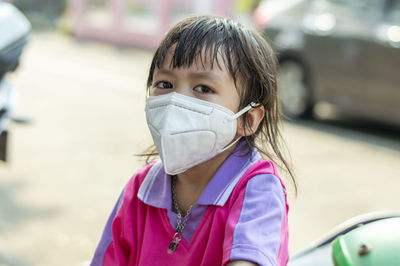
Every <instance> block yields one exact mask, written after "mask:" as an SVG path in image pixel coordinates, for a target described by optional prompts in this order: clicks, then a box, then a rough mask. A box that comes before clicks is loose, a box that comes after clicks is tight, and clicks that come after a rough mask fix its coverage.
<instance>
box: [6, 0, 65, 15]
mask: <svg viewBox="0 0 400 266" xmlns="http://www.w3.org/2000/svg"><path fill="white" fill-rule="evenodd" d="M12 3H13V4H14V5H15V6H16V7H18V8H19V9H20V10H21V11H23V12H24V13H41V14H43V15H47V16H60V15H62V14H63V13H64V11H65V9H66V6H67V0H13V1H12Z"/></svg>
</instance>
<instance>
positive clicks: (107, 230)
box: [90, 192, 124, 266]
mask: <svg viewBox="0 0 400 266" xmlns="http://www.w3.org/2000/svg"><path fill="white" fill-rule="evenodd" d="M123 195H124V192H122V193H121V195H120V196H119V198H118V201H117V203H116V204H115V206H114V209H113V211H112V212H111V214H110V217H109V218H108V221H107V224H106V226H105V227H104V231H103V235H102V236H101V239H100V242H99V245H98V246H97V248H96V251H95V253H94V256H93V259H92V262H91V263H90V266H101V265H103V258H104V254H105V253H106V251H107V248H108V246H109V245H110V244H111V242H112V232H111V226H112V223H113V221H114V218H115V215H116V214H117V212H118V209H119V207H120V206H121V204H122V198H123Z"/></svg>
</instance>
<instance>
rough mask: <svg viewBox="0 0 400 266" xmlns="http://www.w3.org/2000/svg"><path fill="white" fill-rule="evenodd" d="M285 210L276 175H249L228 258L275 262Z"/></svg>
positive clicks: (265, 262) (283, 195)
mask: <svg viewBox="0 0 400 266" xmlns="http://www.w3.org/2000/svg"><path fill="white" fill-rule="evenodd" d="M285 212H286V209H285V193H284V190H283V187H282V185H281V183H280V181H279V179H278V178H277V177H275V176H274V175H271V174H264V175H257V176H254V177H253V178H251V179H250V180H249V181H248V183H247V187H246V192H245V196H244V200H243V204H242V210H241V212H240V216H239V220H238V222H237V224H236V226H235V230H234V234H233V243H232V251H231V256H230V260H231V261H232V260H247V261H252V262H255V263H258V264H259V265H277V258H278V253H279V249H280V246H281V241H282V240H281V228H282V225H283V222H284V214H285Z"/></svg>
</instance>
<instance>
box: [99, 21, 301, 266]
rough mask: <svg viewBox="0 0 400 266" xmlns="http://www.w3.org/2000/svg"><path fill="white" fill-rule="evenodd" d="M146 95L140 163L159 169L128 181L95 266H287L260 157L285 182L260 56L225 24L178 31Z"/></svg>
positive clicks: (267, 55)
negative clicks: (146, 136) (145, 139)
mask: <svg viewBox="0 0 400 266" xmlns="http://www.w3.org/2000/svg"><path fill="white" fill-rule="evenodd" d="M147 87H148V92H149V97H148V99H147V101H146V118H147V123H148V126H149V129H150V132H151V135H152V138H153V141H154V144H155V147H156V151H154V152H153V153H149V154H147V155H154V153H155V152H157V153H158V154H159V156H160V157H161V160H156V161H153V162H151V163H149V164H147V165H145V166H144V167H143V168H142V169H140V170H139V171H138V172H137V173H136V174H135V175H134V176H133V177H132V178H131V179H130V181H129V182H128V184H127V185H126V187H125V189H124V191H123V193H122V195H121V196H120V198H119V200H118V202H117V204H116V206H115V208H114V210H113V212H112V214H111V216H110V218H109V220H108V222H107V225H106V227H105V229H104V233H103V235H102V238H101V240H100V243H99V245H98V247H97V250H96V253H95V255H94V258H93V260H92V264H91V265H257V264H258V265H286V263H287V260H288V256H289V255H288V224H287V213H288V205H287V202H286V191H285V186H284V185H283V183H282V182H281V180H280V178H279V177H278V173H277V171H276V168H275V165H274V163H273V162H272V161H268V160H264V159H262V158H261V156H260V152H261V153H262V154H264V155H265V156H266V157H268V158H270V160H271V158H276V160H275V161H277V162H278V163H279V164H280V165H283V166H285V167H286V169H287V170H288V171H289V173H291V171H290V169H289V167H288V164H287V162H286V161H285V160H284V158H283V156H282V154H281V152H280V148H279V147H280V145H279V139H280V134H279V129H278V122H279V115H280V113H279V106H278V99H277V81H276V62H275V57H274V54H273V52H272V50H271V48H270V47H269V46H268V44H267V43H266V42H265V41H264V39H263V38H262V37H261V36H260V35H259V34H257V33H255V32H253V31H250V30H248V29H246V28H244V27H242V26H241V25H239V24H237V23H235V22H233V21H232V20H229V19H226V18H222V17H216V16H197V17H192V18H188V19H185V20H183V21H182V22H180V23H178V24H177V25H176V26H175V27H174V28H172V29H171V30H170V32H169V33H168V34H167V36H166V37H165V39H164V40H163V41H162V42H161V44H160V46H159V47H158V49H157V51H156V53H155V55H154V58H153V61H152V64H151V67H150V73H149V77H148V82H147ZM291 176H292V175H291ZM292 179H293V177H292ZM293 181H294V179H293ZM294 185H295V183H294Z"/></svg>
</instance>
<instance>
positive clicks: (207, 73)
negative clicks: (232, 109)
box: [154, 68, 221, 81]
mask: <svg viewBox="0 0 400 266" xmlns="http://www.w3.org/2000/svg"><path fill="white" fill-rule="evenodd" d="M156 73H157V74H164V75H169V76H173V75H174V73H173V71H171V70H169V69H165V68H159V69H157V70H155V73H154V74H156ZM189 75H191V76H193V77H196V78H211V79H214V80H218V81H220V80H221V78H220V76H219V75H217V74H215V73H214V72H211V71H190V73H189Z"/></svg>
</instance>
